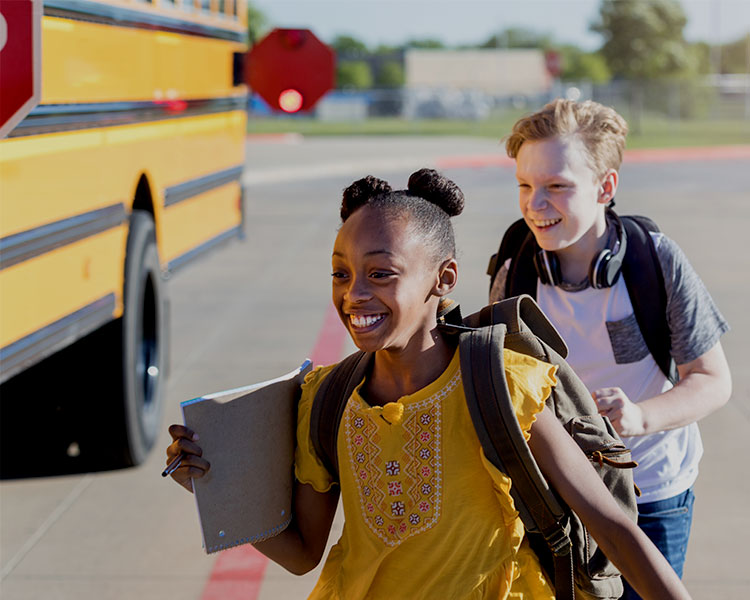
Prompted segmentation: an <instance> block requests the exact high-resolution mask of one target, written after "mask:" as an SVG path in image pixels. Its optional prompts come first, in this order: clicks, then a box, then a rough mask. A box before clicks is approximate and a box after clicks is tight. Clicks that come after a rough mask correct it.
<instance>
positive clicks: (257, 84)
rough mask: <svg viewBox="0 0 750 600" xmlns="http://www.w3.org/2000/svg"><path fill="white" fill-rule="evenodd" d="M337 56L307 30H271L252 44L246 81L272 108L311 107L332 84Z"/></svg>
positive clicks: (303, 109) (300, 108) (247, 63)
mask: <svg viewBox="0 0 750 600" xmlns="http://www.w3.org/2000/svg"><path fill="white" fill-rule="evenodd" d="M335 78H336V56H335V54H334V52H333V50H332V49H331V48H329V47H328V46H326V45H325V44H324V43H323V42H321V41H320V40H319V39H318V38H317V37H315V34H313V32H312V31H310V30H309V29H274V30H273V31H272V32H271V33H269V34H268V35H267V36H266V37H265V38H263V39H262V40H261V41H260V42H258V43H257V44H256V45H255V46H253V48H252V50H251V51H250V52H249V55H248V60H247V62H246V66H245V80H246V81H247V84H248V85H249V86H250V88H251V89H252V90H253V91H254V92H257V93H258V94H259V95H260V97H261V98H263V100H265V101H266V102H267V103H268V104H269V106H271V107H272V108H273V109H275V110H278V109H281V110H284V111H286V112H297V111H298V110H300V111H306V110H310V109H311V108H312V107H313V106H315V103H316V102H317V101H318V100H320V98H321V97H322V96H323V94H325V93H326V92H327V91H328V90H330V89H331V88H332V87H333V86H334V83H335Z"/></svg>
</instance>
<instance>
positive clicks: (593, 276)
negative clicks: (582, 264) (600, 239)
mask: <svg viewBox="0 0 750 600" xmlns="http://www.w3.org/2000/svg"><path fill="white" fill-rule="evenodd" d="M613 204H614V201H613V202H612V203H611V204H610V205H609V207H607V212H606V218H607V221H608V222H612V223H613V224H614V226H615V230H616V231H617V242H616V244H615V248H614V250H613V249H610V248H605V249H604V250H602V251H601V252H599V254H597V255H596V256H595V257H594V260H592V261H591V266H590V267H589V285H591V287H592V288H595V289H602V288H608V287H612V286H613V285H614V284H615V283H616V282H617V278H618V277H619V275H620V269H621V268H622V261H623V260H624V259H625V251H626V250H627V247H628V240H627V236H626V234H625V227H624V226H623V224H622V221H621V220H620V217H618V216H617V213H615V211H613V210H611V208H610V207H611V206H612V205H613ZM534 245H535V246H536V249H535V252H534V267H535V268H536V273H537V276H538V277H539V281H541V282H542V283H545V284H547V285H560V284H561V283H562V282H563V278H562V270H561V269H560V259H558V258H557V256H556V255H555V253H554V252H547V251H546V250H543V249H541V248H539V246H537V245H536V242H535V243H534Z"/></svg>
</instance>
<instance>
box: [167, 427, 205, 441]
mask: <svg viewBox="0 0 750 600" xmlns="http://www.w3.org/2000/svg"><path fill="white" fill-rule="evenodd" d="M169 435H171V436H172V439H173V440H178V439H181V438H182V439H187V440H192V441H194V442H196V441H198V439H199V438H198V434H197V433H195V432H194V431H193V430H192V429H190V428H188V427H185V426H184V425H178V424H173V425H170V426H169Z"/></svg>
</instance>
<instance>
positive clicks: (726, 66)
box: [720, 33, 750, 73]
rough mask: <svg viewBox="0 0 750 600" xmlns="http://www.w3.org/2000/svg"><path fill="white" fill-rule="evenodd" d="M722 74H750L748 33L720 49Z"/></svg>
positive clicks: (749, 35)
mask: <svg viewBox="0 0 750 600" xmlns="http://www.w3.org/2000/svg"><path fill="white" fill-rule="evenodd" d="M720 52H721V55H720V61H721V65H720V70H721V72H722V73H750V33H748V34H746V35H744V36H742V37H741V38H740V39H738V40H737V41H736V42H731V43H729V44H724V46H722V47H721V49H720Z"/></svg>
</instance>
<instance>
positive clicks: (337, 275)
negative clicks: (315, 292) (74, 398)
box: [331, 271, 346, 279]
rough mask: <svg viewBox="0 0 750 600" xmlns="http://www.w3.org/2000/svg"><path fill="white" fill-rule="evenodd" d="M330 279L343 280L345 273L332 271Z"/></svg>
mask: <svg viewBox="0 0 750 600" xmlns="http://www.w3.org/2000/svg"><path fill="white" fill-rule="evenodd" d="M331 277H333V278H334V279H343V278H344V277H346V273H344V272H342V271H334V272H333V273H331Z"/></svg>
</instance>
